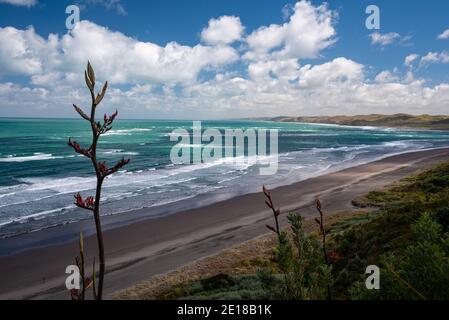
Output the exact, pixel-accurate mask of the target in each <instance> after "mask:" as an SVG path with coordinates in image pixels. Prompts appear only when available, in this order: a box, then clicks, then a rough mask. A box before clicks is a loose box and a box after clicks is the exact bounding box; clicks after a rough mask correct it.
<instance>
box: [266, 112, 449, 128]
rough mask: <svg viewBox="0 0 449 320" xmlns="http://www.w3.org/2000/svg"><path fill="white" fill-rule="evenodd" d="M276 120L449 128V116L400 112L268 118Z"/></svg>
mask: <svg viewBox="0 0 449 320" xmlns="http://www.w3.org/2000/svg"><path fill="white" fill-rule="evenodd" d="M265 120H271V121H276V122H302V123H319V124H338V125H345V126H373V127H394V128H410V129H432V130H448V129H449V116H440V115H427V114H425V115H410V114H404V113H398V114H393V115H383V114H371V115H357V116H316V117H276V118H269V119H268V118H267V119H265Z"/></svg>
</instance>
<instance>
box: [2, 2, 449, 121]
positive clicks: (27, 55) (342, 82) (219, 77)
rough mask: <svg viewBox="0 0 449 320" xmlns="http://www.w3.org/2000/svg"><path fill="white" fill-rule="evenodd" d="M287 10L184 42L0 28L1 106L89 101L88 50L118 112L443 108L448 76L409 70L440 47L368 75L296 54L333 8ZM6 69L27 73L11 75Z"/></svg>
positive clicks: (345, 61)
mask: <svg viewBox="0 0 449 320" xmlns="http://www.w3.org/2000/svg"><path fill="white" fill-rule="evenodd" d="M284 11H286V10H284ZM288 14H289V15H288V17H287V18H286V20H285V23H283V24H272V25H268V26H262V27H260V28H257V29H255V30H254V31H253V32H251V33H249V35H248V36H247V37H246V38H243V37H244V36H243V33H244V27H243V24H242V22H241V21H240V19H239V18H238V17H232V16H223V17H220V18H217V19H211V20H210V21H209V23H208V25H207V26H206V27H205V28H204V29H203V31H202V33H201V43H199V44H196V45H191V46H185V45H182V44H179V43H177V42H170V43H167V44H166V45H162V46H161V45H157V44H154V43H151V42H144V41H140V40H138V39H136V38H133V37H129V36H127V35H125V34H123V33H121V32H117V31H112V30H110V29H108V28H105V27H102V26H99V25H97V24H94V23H92V22H89V21H82V22H80V23H79V24H78V25H77V27H76V28H75V29H74V30H72V31H70V32H69V33H67V34H64V35H55V34H50V35H49V36H48V37H46V38H44V37H41V36H40V35H39V34H38V33H37V32H36V30H35V29H33V28H32V27H30V28H28V29H23V30H20V29H16V28H13V27H5V28H0V101H1V102H2V103H1V104H0V114H1V115H2V116H14V115H15V116H18V115H22V116H29V115H31V113H33V115H36V113H37V114H38V115H41V116H55V115H57V116H70V115H73V113H72V112H73V110H72V109H71V108H70V106H71V103H73V102H76V103H80V105H85V104H87V103H88V98H89V96H88V95H87V94H86V88H85V86H84V82H83V81H84V80H83V74H82V72H81V71H82V70H84V68H85V65H86V62H87V60H90V61H91V62H92V63H93V65H94V67H95V70H96V72H97V74H98V78H99V79H100V80H106V79H107V80H110V81H111V86H110V90H109V91H108V95H107V96H106V98H105V99H106V100H105V103H104V106H103V108H104V111H105V112H110V111H112V110H115V108H119V109H120V112H121V115H122V116H124V117H132V118H139V117H152V118H154V117H159V118H188V119H192V118H211V117H216V118H229V117H231V118H237V117H251V116H255V115H257V116H277V115H280V114H282V115H292V116H293V115H320V114H321V115H322V114H330V115H332V114H342V113H344V114H363V113H372V111H373V110H376V112H379V113H392V112H406V113H423V111H424V110H425V112H426V113H442V112H447V110H448V108H449V84H445V83H442V84H439V85H434V86H429V85H427V84H426V82H425V81H423V80H421V79H419V78H418V79H415V75H414V74H413V72H412V71H413V69H414V68H413V65H414V64H417V63H422V61H427V62H426V63H430V62H434V63H436V62H440V63H443V62H444V61H446V59H447V56H448V53H447V52H445V51H443V52H440V53H432V52H430V53H429V54H427V55H425V56H423V57H421V56H419V55H417V54H412V55H409V56H407V57H406V58H405V60H404V65H405V67H406V68H404V69H405V71H404V73H401V71H400V70H399V69H393V70H384V71H382V72H379V73H378V74H376V75H375V76H371V72H370V71H369V70H372V66H368V65H363V64H360V63H359V62H357V61H354V60H352V59H350V58H349V57H336V58H333V59H331V60H330V61H322V59H320V60H307V64H305V63H304V59H312V58H318V57H320V58H322V57H323V54H322V52H323V50H325V49H326V48H328V47H329V46H331V45H332V44H334V43H335V42H336V31H335V29H334V25H335V19H336V14H335V13H334V12H332V11H331V10H329V8H328V7H327V5H321V6H313V5H312V4H311V3H310V2H309V1H301V2H298V3H296V4H295V5H294V6H290V7H289V10H288ZM236 41H240V42H241V44H240V46H239V49H238V50H236V49H235V48H234V47H233V46H232V45H233V44H234V43H235V42H236ZM316 61H319V62H316ZM235 62H239V64H238V65H233V64H234V63H235ZM407 71H408V72H407ZM205 74H207V75H205ZM11 75H20V76H23V77H25V78H26V79H28V82H22V84H15V83H13V82H12V80H11V79H14V77H11V78H8V77H10V76H11Z"/></svg>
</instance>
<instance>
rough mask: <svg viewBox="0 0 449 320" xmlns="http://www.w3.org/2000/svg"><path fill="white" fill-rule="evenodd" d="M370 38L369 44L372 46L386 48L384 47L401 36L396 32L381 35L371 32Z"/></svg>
mask: <svg viewBox="0 0 449 320" xmlns="http://www.w3.org/2000/svg"><path fill="white" fill-rule="evenodd" d="M370 38H371V44H373V45H374V44H378V45H381V46H386V45H389V44H392V43H393V42H395V41H397V40H398V39H400V38H401V35H400V34H399V33H396V32H390V33H385V34H381V33H379V32H373V33H371V34H370Z"/></svg>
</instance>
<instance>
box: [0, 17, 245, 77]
mask: <svg viewBox="0 0 449 320" xmlns="http://www.w3.org/2000/svg"><path fill="white" fill-rule="evenodd" d="M237 59H238V53H237V52H236V50H235V49H233V48H232V47H229V46H225V45H218V46H203V45H199V44H198V45H196V46H194V47H190V46H183V45H180V44H178V43H176V42H170V43H168V44H167V45H166V46H164V47H161V46H158V45H156V44H153V43H150V42H141V41H138V40H136V39H133V38H130V37H127V36H125V35H124V34H122V33H120V32H114V31H111V30H109V29H107V28H104V27H101V26H98V25H96V24H94V23H92V22H88V21H81V22H80V23H78V24H77V26H76V27H75V29H74V30H72V32H71V33H69V34H66V35H64V36H63V37H62V38H58V36H56V35H50V36H49V37H48V39H44V38H42V37H40V36H39V35H38V34H36V32H35V31H34V29H33V28H29V29H27V30H18V29H15V28H12V27H7V28H0V66H1V69H0V75H5V74H23V75H31V76H33V79H38V81H37V83H39V84H44V83H43V81H44V80H45V78H48V76H49V75H50V74H52V73H53V74H54V75H55V77H57V76H59V77H62V74H65V75H67V74H70V73H77V74H80V70H83V69H84V67H85V64H86V61H87V60H90V61H91V62H92V63H93V64H94V66H95V68H96V70H97V71H98V72H99V73H101V74H102V75H103V76H104V77H105V78H107V79H109V80H110V81H111V82H112V83H115V84H125V83H140V82H155V83H187V82H192V81H195V80H196V78H197V76H198V74H199V73H200V72H201V71H202V70H205V69H207V68H219V67H221V66H223V65H226V64H228V63H232V62H234V61H235V60H237ZM52 79H55V78H52Z"/></svg>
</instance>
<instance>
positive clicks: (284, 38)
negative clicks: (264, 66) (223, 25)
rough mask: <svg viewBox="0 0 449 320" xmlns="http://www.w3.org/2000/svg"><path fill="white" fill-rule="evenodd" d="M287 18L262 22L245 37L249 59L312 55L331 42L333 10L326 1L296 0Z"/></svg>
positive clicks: (334, 14)
mask: <svg viewBox="0 0 449 320" xmlns="http://www.w3.org/2000/svg"><path fill="white" fill-rule="evenodd" d="M292 11H293V13H292V14H291V16H290V19H289V21H288V22H286V23H284V24H282V25H279V24H272V25H270V26H262V27H260V28H259V29H257V30H255V31H254V32H252V33H251V34H250V35H248V37H247V39H246V40H247V44H248V46H249V51H248V52H247V53H246V54H245V58H247V59H249V60H269V59H273V58H276V59H289V58H295V59H304V58H316V57H318V56H319V53H320V51H321V50H324V49H326V48H328V47H329V46H331V45H332V44H334V43H335V41H336V40H335V39H334V36H335V35H336V31H335V29H334V26H333V19H334V18H335V16H336V13H335V12H333V11H331V10H329V8H328V6H327V4H322V5H320V6H318V7H315V6H313V5H312V4H311V3H310V2H309V1H300V2H297V3H296V4H295V6H294V8H292Z"/></svg>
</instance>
